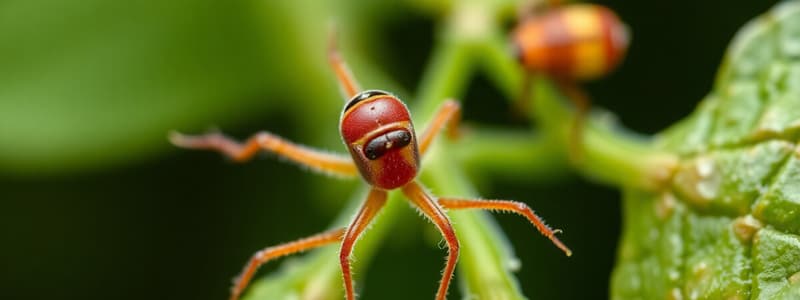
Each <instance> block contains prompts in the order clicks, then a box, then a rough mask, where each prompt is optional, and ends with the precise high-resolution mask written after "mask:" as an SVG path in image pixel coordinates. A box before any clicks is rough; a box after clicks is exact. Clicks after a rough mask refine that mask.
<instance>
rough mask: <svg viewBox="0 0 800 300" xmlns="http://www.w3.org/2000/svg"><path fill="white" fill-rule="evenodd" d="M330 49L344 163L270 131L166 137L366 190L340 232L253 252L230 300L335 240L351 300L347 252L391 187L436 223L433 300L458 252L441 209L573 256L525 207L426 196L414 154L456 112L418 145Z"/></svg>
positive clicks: (450, 113)
mask: <svg viewBox="0 0 800 300" xmlns="http://www.w3.org/2000/svg"><path fill="white" fill-rule="evenodd" d="M332 41H333V39H332ZM331 45H332V46H331V49H330V52H329V60H330V63H331V66H332V67H333V69H334V72H335V74H336V76H337V77H338V79H339V83H340V86H341V88H342V91H343V93H344V94H345V97H346V98H348V99H349V101H348V102H347V103H346V104H345V107H344V110H343V111H342V115H341V119H340V121H339V129H340V132H341V136H342V141H343V142H344V144H345V146H346V147H347V149H348V151H349V152H350V157H347V156H342V155H336V154H330V153H326V152H322V151H317V150H314V149H310V148H307V147H304V146H300V145H297V144H294V143H292V142H289V141H287V140H284V139H282V138H280V137H278V136H276V135H274V134H272V133H269V132H261V133H257V134H256V135H254V136H253V137H251V138H250V139H248V140H247V141H246V142H244V143H238V142H236V141H234V140H232V139H230V138H228V137H226V136H223V135H222V134H219V133H212V134H206V135H198V136H186V135H182V134H179V133H174V134H172V135H171V137H170V139H171V141H172V143H173V144H175V145H177V146H179V147H183V148H191V149H208V150H214V151H218V152H222V153H223V154H225V155H227V156H229V157H231V158H233V159H234V160H236V161H240V162H241V161H246V160H249V159H250V158H252V157H253V156H254V155H255V154H256V153H257V152H258V151H260V150H266V151H269V152H272V153H275V154H277V155H279V156H282V157H286V158H288V159H290V160H292V161H294V162H297V163H299V164H302V165H305V166H308V167H310V168H312V169H315V170H318V171H322V172H325V173H329V174H335V175H342V176H346V177H352V176H355V175H356V174H360V175H361V177H363V178H364V180H365V181H366V182H367V183H368V184H369V185H370V186H371V187H372V188H371V189H370V192H369V195H368V196H367V199H366V200H365V201H364V203H363V204H362V206H361V209H360V210H359V212H358V213H357V214H356V215H355V216H354V218H353V220H352V222H351V223H350V225H349V226H347V227H346V228H339V229H334V230H330V231H327V232H323V233H320V234H316V235H313V236H311V237H308V238H304V239H301V240H297V241H294V242H290V243H285V244H281V245H278V246H274V247H268V248H266V249H263V250H261V251H258V252H256V254H254V255H253V257H252V258H251V259H250V261H249V262H248V263H247V264H246V265H245V267H244V270H243V271H242V273H241V275H240V276H239V277H238V278H237V279H236V281H235V283H234V286H233V289H232V292H231V297H230V299H231V300H236V299H238V298H239V296H240V295H241V293H242V292H243V291H244V289H245V287H247V285H248V283H249V282H250V279H252V277H253V275H254V274H255V272H256V270H257V269H258V267H259V266H261V265H262V264H264V263H266V262H268V261H270V260H272V259H275V258H278V257H281V256H285V255H289V254H293V253H297V252H301V251H305V250H309V249H313V248H317V247H320V246H324V245H328V244H332V243H336V242H340V243H341V251H340V252H339V260H340V264H341V268H342V278H343V281H344V287H345V298H346V299H347V300H354V299H355V292H354V289H353V280H352V276H351V272H350V255H351V253H352V250H353V247H354V245H355V242H356V240H357V239H358V237H359V236H360V235H361V233H363V232H364V230H365V229H366V228H367V226H368V225H369V223H370V222H371V221H372V219H373V218H374V217H375V215H376V214H377V213H378V212H379V211H380V210H381V208H382V207H383V206H384V204H385V203H386V201H387V191H389V190H393V189H398V188H399V189H401V190H402V191H403V193H404V194H405V195H406V197H407V198H408V199H409V200H410V201H411V203H412V204H413V205H414V206H416V207H417V208H418V209H419V210H420V211H421V212H422V213H423V215H425V216H426V217H427V218H429V219H430V220H431V221H432V222H433V223H434V224H435V225H436V227H437V228H438V229H439V231H440V232H441V233H442V236H443V237H444V239H445V241H446V242H447V246H448V248H449V253H448V257H447V264H446V266H445V269H444V271H443V272H442V280H441V281H440V283H439V289H438V291H437V292H436V299H437V300H444V299H445V298H446V296H447V289H448V287H449V286H450V281H451V279H452V276H453V271H454V270H455V266H456V261H457V259H458V253H459V243H458V239H457V238H456V235H455V232H454V230H453V227H452V225H451V224H450V219H449V218H448V216H447V214H445V213H444V209H450V210H456V209H485V210H493V211H506V212H514V213H517V214H519V215H522V216H523V217H525V218H527V219H528V221H530V222H531V224H533V225H534V226H535V227H536V229H538V230H539V231H540V232H541V233H542V234H543V235H544V236H546V237H548V238H549V239H550V240H551V241H552V242H553V243H554V244H555V245H556V246H557V247H559V248H560V249H562V250H563V251H564V252H565V253H567V255H570V254H571V253H572V252H571V251H570V250H569V249H568V248H567V247H566V246H565V245H564V244H563V243H561V241H559V240H558V238H557V237H555V233H556V231H554V230H552V229H550V228H549V227H548V226H547V225H545V224H544V222H543V221H542V220H541V219H540V218H539V217H538V216H536V215H535V214H534V212H533V210H531V209H530V208H529V207H528V206H527V205H525V204H524V203H521V202H514V201H508V200H482V199H464V198H448V197H441V198H434V197H432V196H431V195H429V194H428V193H427V192H426V191H425V189H424V188H423V187H422V185H421V184H420V183H418V182H417V181H416V179H415V178H416V177H417V173H418V171H419V169H420V167H419V165H420V162H421V156H423V155H425V152H426V151H427V149H428V148H429V146H430V144H431V143H432V142H433V140H434V138H435V137H436V135H438V133H439V132H441V131H442V129H443V128H445V126H446V125H448V124H449V129H450V130H451V133H452V132H453V130H456V129H457V124H458V120H459V116H460V106H459V105H458V103H457V102H455V101H446V102H445V103H444V104H443V105H442V107H441V108H440V109H439V111H438V112H437V113H436V115H435V116H434V119H433V120H431V121H430V123H429V125H428V128H427V130H426V131H425V132H424V133H423V134H422V135H421V136H420V138H419V140H418V139H417V134H416V133H415V132H414V126H413V125H412V123H411V118H410V114H409V111H408V108H406V105H405V104H404V103H403V102H402V101H400V99H398V98H397V97H395V96H393V95H391V94H389V93H387V92H383V91H377V90H367V91H363V92H358V91H359V88H358V85H357V84H356V82H355V81H354V80H353V79H352V78H351V77H352V76H351V75H350V72H349V70H348V68H347V66H346V65H345V63H344V61H343V60H342V59H341V58H340V56H339V53H338V52H337V51H336V48H335V46H334V45H335V43H333V42H332V43H331Z"/></svg>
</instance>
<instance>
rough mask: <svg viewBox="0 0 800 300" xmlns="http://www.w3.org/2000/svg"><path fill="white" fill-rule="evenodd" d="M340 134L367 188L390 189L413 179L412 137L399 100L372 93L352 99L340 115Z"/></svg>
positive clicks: (414, 148) (414, 146) (415, 164)
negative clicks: (367, 184)
mask: <svg viewBox="0 0 800 300" xmlns="http://www.w3.org/2000/svg"><path fill="white" fill-rule="evenodd" d="M354 101H355V102H356V103H353V102H354ZM340 130H341V134H342V139H343V141H344V143H345V145H346V146H347V148H348V150H349V151H350V155H351V156H352V157H353V161H354V162H355V163H356V165H357V166H358V169H359V171H360V173H361V176H362V177H363V178H364V180H366V181H367V182H368V183H370V184H371V185H373V186H376V187H379V188H382V189H387V190H388V189H394V188H398V187H401V186H403V185H405V184H406V183H408V182H410V181H412V180H413V179H414V178H415V177H416V175H417V171H418V170H419V150H418V146H417V139H416V134H415V132H414V126H413V124H412V123H411V119H410V116H409V113H408V109H407V108H406V106H405V104H403V102H401V101H400V100H399V99H397V98H395V97H394V96H391V95H388V94H385V93H383V92H376V91H367V92H364V93H362V94H360V95H358V96H356V97H355V98H354V99H353V100H351V102H350V103H348V105H347V107H346V108H345V111H344V112H343V113H342V118H341V121H340Z"/></svg>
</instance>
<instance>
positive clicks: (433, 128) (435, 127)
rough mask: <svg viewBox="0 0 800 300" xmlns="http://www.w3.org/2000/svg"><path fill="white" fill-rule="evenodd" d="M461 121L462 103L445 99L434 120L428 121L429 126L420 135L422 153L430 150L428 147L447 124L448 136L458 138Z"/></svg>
mask: <svg viewBox="0 0 800 300" xmlns="http://www.w3.org/2000/svg"><path fill="white" fill-rule="evenodd" d="M460 122H461V105H459V104H458V102H456V101H454V100H447V101H445V102H444V103H443V104H442V106H441V107H440V108H439V110H438V111H437V112H436V115H435V116H434V117H433V120H431V121H430V123H428V128H426V129H425V132H424V133H423V134H422V136H421V137H420V140H419V152H420V154H421V155H424V154H425V152H426V151H427V150H428V147H430V145H431V143H432V142H433V139H434V138H436V135H437V134H438V133H439V132H441V131H442V129H443V128H444V127H445V126H447V133H448V136H449V137H450V138H453V139H454V138H457V137H458V134H459V132H458V130H459V128H458V126H459V123H460Z"/></svg>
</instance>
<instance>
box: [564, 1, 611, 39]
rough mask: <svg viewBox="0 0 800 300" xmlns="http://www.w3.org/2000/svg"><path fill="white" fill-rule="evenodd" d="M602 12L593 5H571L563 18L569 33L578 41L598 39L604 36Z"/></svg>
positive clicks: (565, 10) (566, 9)
mask: <svg viewBox="0 0 800 300" xmlns="http://www.w3.org/2000/svg"><path fill="white" fill-rule="evenodd" d="M599 12H600V11H599V10H598V9H597V8H596V7H595V6H593V5H580V4H578V5H570V7H569V8H565V9H564V11H563V13H562V15H561V17H562V20H563V22H564V25H565V26H566V27H567V31H568V32H569V34H570V35H572V36H573V37H574V38H575V39H577V40H585V39H597V38H598V37H600V35H601V34H602V33H601V32H600V31H599V30H598V29H600V28H602V27H603V26H602V25H603V24H602V19H601V17H602V16H601V15H600V13H599Z"/></svg>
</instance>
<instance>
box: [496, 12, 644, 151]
mask: <svg viewBox="0 0 800 300" xmlns="http://www.w3.org/2000/svg"><path fill="white" fill-rule="evenodd" d="M521 15H522V17H521V21H520V23H519V24H518V25H517V27H516V28H515V29H514V31H513V32H512V34H511V38H512V47H513V49H514V50H513V51H514V52H515V54H516V56H517V58H518V60H519V62H520V64H521V65H522V67H523V68H524V69H525V70H526V74H527V76H528V77H531V76H534V75H535V74H543V75H546V76H548V77H549V78H551V79H552V80H553V81H554V82H555V83H556V84H557V85H558V86H559V87H560V88H561V90H562V91H563V92H564V93H565V94H566V96H568V97H569V98H570V99H571V100H572V101H573V103H574V104H575V106H576V107H577V109H578V115H577V116H576V118H575V122H574V123H573V139H574V141H573V142H574V143H573V147H574V146H577V144H579V142H580V135H581V134H580V130H581V127H582V125H583V118H584V116H585V113H586V111H587V110H588V109H589V106H590V102H589V98H588V97H587V96H586V95H585V94H584V93H583V92H582V91H581V90H580V89H579V88H578V87H577V85H576V82H578V81H583V80H591V79H596V78H599V77H603V76H605V75H607V74H609V73H610V72H611V71H613V70H614V69H615V68H616V67H617V66H618V65H619V64H620V62H621V61H622V59H623V58H624V57H625V53H626V51H627V49H628V44H629V41H630V35H629V33H628V29H627V26H625V24H623V23H622V21H620V19H619V17H617V15H616V14H615V13H614V12H613V11H611V10H610V9H608V8H606V7H603V6H600V5H593V4H570V5H560V4H559V3H558V1H555V0H553V1H551V3H550V7H549V8H544V9H543V11H542V12H539V13H533V14H526V13H523V14H521ZM529 81H530V79H528V78H526V79H525V82H524V83H523V84H524V86H523V89H522V93H520V95H521V96H520V102H519V105H520V106H521V107H522V110H523V111H527V110H528V106H527V103H528V102H529V99H528V98H529V85H530V82H529ZM573 152H574V151H573Z"/></svg>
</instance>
